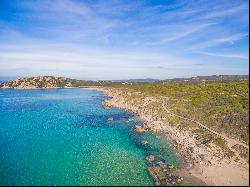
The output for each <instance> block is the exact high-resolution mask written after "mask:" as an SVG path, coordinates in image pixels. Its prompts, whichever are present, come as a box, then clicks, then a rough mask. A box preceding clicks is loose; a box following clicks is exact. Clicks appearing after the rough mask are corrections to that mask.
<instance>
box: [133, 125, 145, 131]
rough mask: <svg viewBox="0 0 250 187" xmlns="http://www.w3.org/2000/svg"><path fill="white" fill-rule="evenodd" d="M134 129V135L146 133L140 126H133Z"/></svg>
mask: <svg viewBox="0 0 250 187" xmlns="http://www.w3.org/2000/svg"><path fill="white" fill-rule="evenodd" d="M134 129H135V132H136V133H142V132H145V131H146V129H145V128H143V126H140V125H135V127H134Z"/></svg>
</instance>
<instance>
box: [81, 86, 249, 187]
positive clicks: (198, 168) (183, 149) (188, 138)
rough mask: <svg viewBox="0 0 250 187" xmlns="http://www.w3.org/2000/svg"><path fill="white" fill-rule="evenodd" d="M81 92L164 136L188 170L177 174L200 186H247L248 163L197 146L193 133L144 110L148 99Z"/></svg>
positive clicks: (107, 91) (115, 92) (112, 92)
mask: <svg viewBox="0 0 250 187" xmlns="http://www.w3.org/2000/svg"><path fill="white" fill-rule="evenodd" d="M81 89H91V90H98V91H101V92H102V93H103V94H104V95H106V96H108V97H109V98H110V99H108V100H106V101H104V103H103V104H104V105H105V106H108V107H117V108H120V109H123V110H126V111H128V112H132V113H134V114H136V115H137V116H138V117H139V119H140V120H141V121H142V122H143V123H144V125H143V128H144V129H146V130H147V131H150V132H152V133H155V134H161V135H164V137H165V138H166V139H167V141H168V142H169V143H170V145H171V147H172V148H173V150H175V151H176V153H177V154H179V155H180V156H181V157H182V158H183V159H184V161H185V162H186V163H188V164H187V165H188V167H186V168H181V169H180V170H179V173H180V174H181V175H184V176H187V177H188V178H190V179H191V178H192V180H194V181H196V182H198V183H199V184H201V185H245V186H247V185H248V184H249V178H248V176H249V166H248V163H243V162H239V161H238V162H237V161H235V160H233V159H229V158H225V157H224V156H222V155H223V153H222V150H221V149H220V148H219V147H217V146H215V145H210V146H205V145H202V144H200V145H197V141H196V139H195V137H194V135H193V134H191V133H190V132H189V131H187V130H183V128H180V127H176V126H172V125H170V124H166V123H165V122H164V121H162V120H161V118H160V117H159V116H158V115H157V113H154V111H148V110H146V109H145V105H147V104H149V103H150V99H151V100H153V99H152V98H147V101H146V102H145V103H143V105H141V103H136V102H129V101H128V100H126V98H124V96H123V93H122V90H119V89H115V88H109V87H108V88H107V87H106V88H104V87H88V88H81Z"/></svg>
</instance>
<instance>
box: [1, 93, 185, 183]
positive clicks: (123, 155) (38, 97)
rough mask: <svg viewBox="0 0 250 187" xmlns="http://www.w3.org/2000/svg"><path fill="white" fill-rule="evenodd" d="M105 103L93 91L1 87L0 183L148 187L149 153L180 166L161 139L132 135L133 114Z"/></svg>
mask: <svg viewBox="0 0 250 187" xmlns="http://www.w3.org/2000/svg"><path fill="white" fill-rule="evenodd" d="M104 99H106V97H105V96H104V95H102V93H101V92H98V91H95V90H84V89H37V90H16V89H0V148H1V155H0V185H9V186H11V185H143V186H149V185H154V181H153V180H152V178H151V177H150V176H149V175H148V173H147V167H148V163H147V161H146V160H145V157H146V156H148V155H149V154H154V155H156V156H157V157H158V158H161V159H162V160H164V161H165V162H166V163H170V164H175V165H177V166H178V165H182V160H181V158H179V157H178V156H176V154H175V153H174V152H173V151H172V150H171V149H170V148H169V146H168V144H167V142H165V140H163V139H161V138H157V137H156V136H155V135H153V134H151V133H144V134H141V135H138V134H136V133H135V132H134V130H133V126H134V125H140V124H142V122H141V121H139V120H138V119H137V118H136V116H134V115H133V114H131V113H128V112H126V111H123V110H120V109H117V108H112V109H110V110H105V109H103V107H102V105H101V101H103V100H104ZM111 117H112V118H113V120H112V121H109V120H108V119H109V118H111ZM142 140H147V141H148V142H150V145H142V144H141V141H142Z"/></svg>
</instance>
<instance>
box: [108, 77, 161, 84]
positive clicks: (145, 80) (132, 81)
mask: <svg viewBox="0 0 250 187" xmlns="http://www.w3.org/2000/svg"><path fill="white" fill-rule="evenodd" d="M158 81H160V79H150V78H147V79H127V80H113V81H111V82H127V83H135V82H158Z"/></svg>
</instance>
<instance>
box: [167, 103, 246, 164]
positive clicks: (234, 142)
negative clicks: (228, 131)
mask: <svg viewBox="0 0 250 187" xmlns="http://www.w3.org/2000/svg"><path fill="white" fill-rule="evenodd" d="M162 107H163V109H164V110H165V111H166V112H167V113H168V114H169V115H171V116H175V117H178V118H180V119H183V120H187V121H191V122H193V123H195V124H197V125H198V126H199V127H200V128H202V129H205V130H207V131H209V132H210V133H212V134H214V135H216V136H218V137H220V138H223V139H224V140H225V141H226V142H227V145H228V147H229V149H230V150H231V151H232V152H234V154H235V155H236V156H237V157H238V158H239V159H240V160H241V161H242V162H243V163H246V160H245V159H243V158H241V156H240V154H239V153H238V152H237V151H236V150H235V149H234V148H233V146H235V145H237V144H238V145H241V146H243V147H245V148H246V149H247V150H249V146H248V145H247V144H245V143H242V142H240V141H238V140H235V139H233V138H229V137H227V136H226V135H225V134H222V133H218V132H216V131H214V130H213V129H211V128H209V127H207V126H206V125H204V124H202V123H200V122H198V121H196V120H194V119H190V118H187V117H183V116H180V115H178V114H174V113H172V112H170V111H169V110H168V109H167V108H166V104H165V102H164V101H163V102H162Z"/></svg>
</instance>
